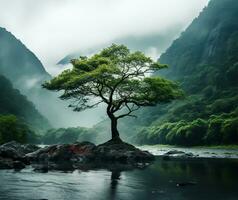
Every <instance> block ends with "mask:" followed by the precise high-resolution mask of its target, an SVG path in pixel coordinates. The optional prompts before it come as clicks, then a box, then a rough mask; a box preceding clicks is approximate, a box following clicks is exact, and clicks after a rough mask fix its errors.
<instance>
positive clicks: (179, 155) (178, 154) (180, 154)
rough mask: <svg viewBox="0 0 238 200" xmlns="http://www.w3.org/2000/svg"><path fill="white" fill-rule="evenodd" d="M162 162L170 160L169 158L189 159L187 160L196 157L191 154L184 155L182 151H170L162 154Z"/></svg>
mask: <svg viewBox="0 0 238 200" xmlns="http://www.w3.org/2000/svg"><path fill="white" fill-rule="evenodd" d="M161 157H162V159H163V160H170V159H171V158H175V159H189V158H194V157H196V155H194V154H192V153H186V152H184V151H179V150H170V151H168V152H166V153H165V154H163V155H162V156H161Z"/></svg>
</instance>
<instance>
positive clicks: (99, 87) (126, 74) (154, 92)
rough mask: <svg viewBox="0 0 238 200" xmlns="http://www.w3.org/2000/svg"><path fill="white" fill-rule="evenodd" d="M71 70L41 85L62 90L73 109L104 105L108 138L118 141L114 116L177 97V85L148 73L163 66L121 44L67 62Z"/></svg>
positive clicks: (121, 116)
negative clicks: (69, 63) (90, 55)
mask: <svg viewBox="0 0 238 200" xmlns="http://www.w3.org/2000/svg"><path fill="white" fill-rule="evenodd" d="M71 64H72V65H73V68H72V69H68V70H65V71H64V72H62V73H61V74H60V75H58V76H57V77H55V78H53V79H52V80H50V81H49V82H46V83H44V84H43V87H44V88H47V89H48V90H54V91H61V90H62V91H63V94H62V95H61V96H60V98H61V99H63V100H72V103H71V104H70V105H69V107H72V108H73V110H74V111H82V110H85V109H89V108H94V107H96V106H97V105H99V104H101V103H105V104H106V105H107V109H106V110H107V115H108V117H109V118H110V120H111V134H112V140H115V141H116V140H118V141H121V139H120V137H119V132H118V130H117V122H118V119H120V118H123V117H126V116H131V117H135V115H133V112H134V111H136V110H138V109H139V108H140V107H142V106H155V105H156V104H157V103H160V102H169V101H171V100H173V99H176V98H179V97H180V96H181V91H180V90H179V89H178V86H177V85H176V84H175V83H173V82H171V81H168V80H166V79H163V78H161V77H158V76H150V75H151V74H152V73H154V72H156V71H157V70H160V69H162V68H166V67H167V66H166V65H161V64H159V63H158V62H154V61H153V60H152V59H151V58H150V57H147V56H145V55H144V54H143V53H142V52H139V51H136V52H130V50H129V49H128V48H127V47H126V46H124V45H116V44H113V45H111V46H110V47H108V48H105V49H103V50H102V51H101V52H100V53H98V54H95V55H93V56H92V57H80V58H79V59H75V60H72V61H71Z"/></svg>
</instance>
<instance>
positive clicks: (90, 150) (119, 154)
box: [0, 141, 154, 172]
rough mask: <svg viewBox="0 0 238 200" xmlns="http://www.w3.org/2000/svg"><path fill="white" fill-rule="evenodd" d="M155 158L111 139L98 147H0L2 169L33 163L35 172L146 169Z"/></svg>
mask: <svg viewBox="0 0 238 200" xmlns="http://www.w3.org/2000/svg"><path fill="white" fill-rule="evenodd" d="M153 160H154V156H153V155H152V154H150V153H149V152H148V151H141V150H140V149H138V148H136V147H134V146H133V145H131V144H127V143H124V142H118V141H108V142H106V143H104V144H101V145H98V146H96V145H95V144H93V143H90V142H76V143H73V144H59V145H50V146H47V147H44V148H38V147H37V146H35V145H28V144H27V145H21V144H18V143H16V142H10V143H7V144H4V145H1V146H0V169H15V170H20V169H23V168H24V167H25V166H26V165H31V166H32V167H33V168H34V171H37V172H48V171H49V170H62V171H72V170H74V169H96V168H104V169H112V170H113V169H114V168H118V166H120V167H121V168H122V169H131V168H144V167H146V166H148V165H149V163H150V162H151V161H153Z"/></svg>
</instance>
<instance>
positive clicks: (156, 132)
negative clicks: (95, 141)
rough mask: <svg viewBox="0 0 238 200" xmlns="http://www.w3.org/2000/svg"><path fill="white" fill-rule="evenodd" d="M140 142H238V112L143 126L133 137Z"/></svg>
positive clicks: (218, 143) (177, 143)
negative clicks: (205, 118) (204, 118)
mask: <svg viewBox="0 0 238 200" xmlns="http://www.w3.org/2000/svg"><path fill="white" fill-rule="evenodd" d="M133 139H134V140H135V141H136V142H137V143H138V144H158V143H159V144H176V145H182V146H198V145H221V144H237V143H238V117H237V113H235V112H232V113H231V114H221V115H213V116H211V117H210V118H209V119H208V120H203V119H195V120H193V121H190V122H189V121H178V122H173V123H169V122H167V123H164V124H162V125H155V126H150V127H145V128H143V129H142V130H141V131H140V133H139V134H138V135H136V136H135V137H134V138H133Z"/></svg>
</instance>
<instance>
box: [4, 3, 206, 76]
mask: <svg viewBox="0 0 238 200" xmlns="http://www.w3.org/2000/svg"><path fill="white" fill-rule="evenodd" d="M208 1H209V0H38V1H37V0H0V26H1V27H5V28H6V29H7V30H8V31H10V32H12V33H13V34H14V35H15V36H16V37H17V38H19V39H20V40H21V41H22V42H23V43H24V44H25V45H26V46H27V47H28V48H29V49H30V50H32V51H33V52H34V53H35V54H36V55H37V57H38V58H39V59H40V60H41V61H42V62H43V64H44V66H45V67H46V69H47V70H48V71H49V72H51V73H54V72H55V71H54V68H55V63H57V62H58V61H59V60H61V59H62V58H63V57H65V56H66V55H68V54H70V53H73V52H87V51H88V49H94V48H95V47H96V48H98V47H103V46H106V45H108V44H110V43H112V42H120V43H125V44H127V45H128V46H129V47H130V48H134V49H139V50H144V51H145V52H146V53H147V54H149V55H151V56H152V57H154V58H156V57H158V56H159V55H160V53H161V52H162V51H164V50H165V49H166V48H167V47H168V45H169V44H170V43H171V42H172V40H173V39H175V38H176V37H178V35H179V34H180V32H181V31H182V30H184V29H185V28H186V27H187V26H188V24H189V23H190V22H191V21H192V19H193V18H194V17H196V16H197V15H198V14H199V12H200V11H201V10H202V8H203V7H204V6H206V5H207V3H208Z"/></svg>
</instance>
